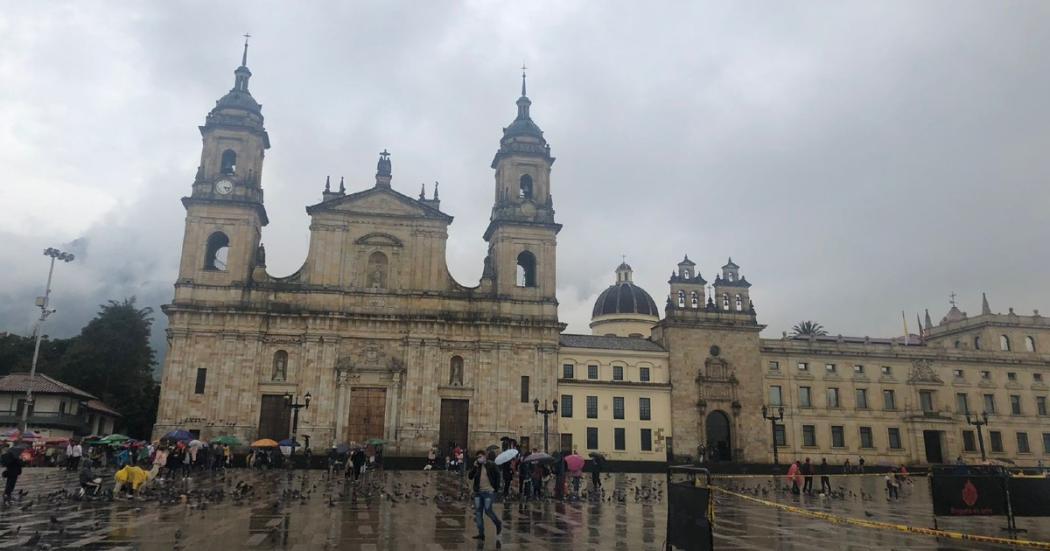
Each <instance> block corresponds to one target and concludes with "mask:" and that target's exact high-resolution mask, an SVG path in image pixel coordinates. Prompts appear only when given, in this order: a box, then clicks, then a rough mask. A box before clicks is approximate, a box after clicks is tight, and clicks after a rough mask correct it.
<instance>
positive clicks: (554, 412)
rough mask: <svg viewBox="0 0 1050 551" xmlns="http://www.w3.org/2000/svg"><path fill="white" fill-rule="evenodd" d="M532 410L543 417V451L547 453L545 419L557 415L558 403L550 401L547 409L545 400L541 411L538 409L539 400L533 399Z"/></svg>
mask: <svg viewBox="0 0 1050 551" xmlns="http://www.w3.org/2000/svg"><path fill="white" fill-rule="evenodd" d="M532 409H533V411H535V412H536V413H537V414H539V415H542V416H543V451H544V452H547V418H548V417H550V416H551V415H557V414H558V401H557V400H553V401H551V408H550V409H547V400H544V401H543V409H540V399H539V398H535V399H533V400H532Z"/></svg>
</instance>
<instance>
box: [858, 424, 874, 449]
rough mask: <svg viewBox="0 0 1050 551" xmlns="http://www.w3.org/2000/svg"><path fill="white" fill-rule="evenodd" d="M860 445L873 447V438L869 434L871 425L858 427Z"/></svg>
mask: <svg viewBox="0 0 1050 551" xmlns="http://www.w3.org/2000/svg"><path fill="white" fill-rule="evenodd" d="M860 447H861V448H874V447H875V439H874V438H873V437H872V435H871V427H861V428H860Z"/></svg>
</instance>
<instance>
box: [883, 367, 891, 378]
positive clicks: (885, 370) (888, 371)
mask: <svg viewBox="0 0 1050 551" xmlns="http://www.w3.org/2000/svg"><path fill="white" fill-rule="evenodd" d="M882 374H883V375H885V376H887V377H892V376H893V368H892V367H890V366H888V365H884V366H882Z"/></svg>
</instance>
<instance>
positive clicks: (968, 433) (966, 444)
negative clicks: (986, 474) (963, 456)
mask: <svg viewBox="0 0 1050 551" xmlns="http://www.w3.org/2000/svg"><path fill="white" fill-rule="evenodd" d="M962 434H963V451H967V452H974V451H977V438H975V437H974V435H973V431H972V430H964V431H963V433H962Z"/></svg>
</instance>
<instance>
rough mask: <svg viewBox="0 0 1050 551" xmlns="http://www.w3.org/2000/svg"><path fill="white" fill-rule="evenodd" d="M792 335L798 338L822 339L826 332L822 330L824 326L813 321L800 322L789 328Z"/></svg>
mask: <svg viewBox="0 0 1050 551" xmlns="http://www.w3.org/2000/svg"><path fill="white" fill-rule="evenodd" d="M791 331H792V333H794V334H795V335H796V336H800V337H811V336H812V337H822V336H824V335H827V334H828V332H827V331H825V330H824V326H823V325H821V324H819V323H817V322H815V321H809V320H806V321H800V322H798V323H796V324H795V326H794V327H792V328H791Z"/></svg>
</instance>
